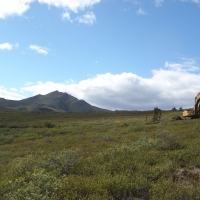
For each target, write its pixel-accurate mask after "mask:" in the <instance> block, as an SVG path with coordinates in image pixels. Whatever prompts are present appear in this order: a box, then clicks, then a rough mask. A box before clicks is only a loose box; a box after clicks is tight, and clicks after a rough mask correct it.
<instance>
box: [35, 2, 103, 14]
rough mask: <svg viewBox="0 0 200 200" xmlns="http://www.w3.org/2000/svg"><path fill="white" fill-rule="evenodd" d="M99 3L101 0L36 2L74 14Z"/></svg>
mask: <svg viewBox="0 0 200 200" xmlns="http://www.w3.org/2000/svg"><path fill="white" fill-rule="evenodd" d="M100 1H101V0H38V2H39V3H45V4H48V5H49V6H55V7H60V8H65V9H67V10H70V11H73V12H75V13H77V12H78V11H79V10H84V9H85V8H87V7H91V6H93V5H95V4H97V3H99V2H100Z"/></svg>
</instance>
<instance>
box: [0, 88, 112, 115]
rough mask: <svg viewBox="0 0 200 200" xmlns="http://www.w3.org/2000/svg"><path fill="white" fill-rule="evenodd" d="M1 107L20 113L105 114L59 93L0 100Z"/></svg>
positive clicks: (83, 102)
mask: <svg viewBox="0 0 200 200" xmlns="http://www.w3.org/2000/svg"><path fill="white" fill-rule="evenodd" d="M0 106H1V107H7V108H12V109H16V110H19V111H49V112H105V111H108V110H105V109H101V108H98V107H95V106H92V105H90V104H89V103H87V102H86V101H84V100H79V99H77V98H75V97H73V96H71V95H69V94H67V93H62V92H59V91H55V92H51V93H49V94H47V95H36V96H33V97H30V98H27V99H23V100H19V101H16V100H7V99H4V98H0Z"/></svg>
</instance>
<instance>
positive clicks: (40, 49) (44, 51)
mask: <svg viewBox="0 0 200 200" xmlns="http://www.w3.org/2000/svg"><path fill="white" fill-rule="evenodd" d="M29 48H30V49H31V50H34V51H36V52H37V53H39V54H44V55H47V54H48V50H47V49H46V48H43V47H40V46H37V45H30V46H29Z"/></svg>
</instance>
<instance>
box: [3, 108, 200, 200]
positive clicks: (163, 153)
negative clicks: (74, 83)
mask: <svg viewBox="0 0 200 200" xmlns="http://www.w3.org/2000/svg"><path fill="white" fill-rule="evenodd" d="M176 115H178V116H182V112H180V111H175V112H172V111H162V117H161V119H160V121H159V123H153V122H152V117H153V111H148V112H137V111H134V112H133V111H132V112H128V111H127V112H125V111H123V112H122V111H115V112H107V113H58V112H18V111H12V110H9V109H5V108H0V161H1V162H0V197H1V200H15V199H18V200H19V199H20V200H29V199H30V200H65V199H66V200H68V199H69V200H79V199H85V200H86V199H87V200H107V199H108V200H123V199H124V200H131V199H133V200H190V199H191V200H193V199H194V200H199V199H200V119H193V120H173V119H175V118H176Z"/></svg>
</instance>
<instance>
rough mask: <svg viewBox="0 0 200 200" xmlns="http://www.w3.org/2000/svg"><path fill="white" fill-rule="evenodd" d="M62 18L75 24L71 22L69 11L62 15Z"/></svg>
mask: <svg viewBox="0 0 200 200" xmlns="http://www.w3.org/2000/svg"><path fill="white" fill-rule="evenodd" d="M62 18H63V19H67V20H68V21H70V22H73V21H72V20H71V17H70V13H69V12H67V11H65V13H63V14H62Z"/></svg>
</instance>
